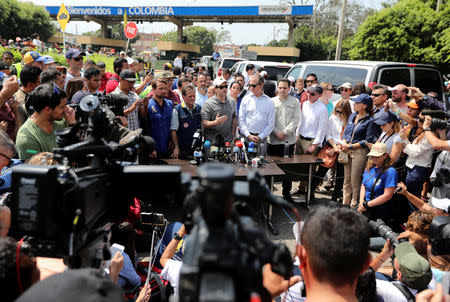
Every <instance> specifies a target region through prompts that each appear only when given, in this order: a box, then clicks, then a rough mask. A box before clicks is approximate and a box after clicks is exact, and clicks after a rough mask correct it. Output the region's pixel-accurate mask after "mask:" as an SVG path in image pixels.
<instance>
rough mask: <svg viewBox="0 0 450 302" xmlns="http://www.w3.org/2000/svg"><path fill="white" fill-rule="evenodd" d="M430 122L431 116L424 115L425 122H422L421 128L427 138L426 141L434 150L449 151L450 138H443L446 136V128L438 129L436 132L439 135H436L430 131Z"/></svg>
mask: <svg viewBox="0 0 450 302" xmlns="http://www.w3.org/2000/svg"><path fill="white" fill-rule="evenodd" d="M431 122H432V117H431V116H429V115H426V116H425V122H424V124H423V130H424V131H425V136H426V138H427V139H428V142H429V143H430V145H431V146H432V147H433V149H435V150H444V151H450V140H447V141H446V140H445V137H446V129H438V130H437V131H436V132H437V134H438V135H439V137H440V138H439V137H437V136H436V134H435V133H434V132H433V131H431Z"/></svg>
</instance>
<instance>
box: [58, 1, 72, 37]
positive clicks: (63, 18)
mask: <svg viewBox="0 0 450 302" xmlns="http://www.w3.org/2000/svg"><path fill="white" fill-rule="evenodd" d="M56 19H57V20H58V23H59V26H61V29H62V31H66V26H67V23H69V19H70V15H69V12H68V11H67V9H66V7H65V6H64V3H61V6H60V8H59V11H58V15H57V16H56Z"/></svg>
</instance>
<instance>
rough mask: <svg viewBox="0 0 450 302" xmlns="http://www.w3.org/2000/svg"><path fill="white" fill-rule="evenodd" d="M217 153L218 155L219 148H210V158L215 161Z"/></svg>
mask: <svg viewBox="0 0 450 302" xmlns="http://www.w3.org/2000/svg"><path fill="white" fill-rule="evenodd" d="M218 153H219V147H217V146H212V147H211V156H212V158H213V159H216V157H217V155H218Z"/></svg>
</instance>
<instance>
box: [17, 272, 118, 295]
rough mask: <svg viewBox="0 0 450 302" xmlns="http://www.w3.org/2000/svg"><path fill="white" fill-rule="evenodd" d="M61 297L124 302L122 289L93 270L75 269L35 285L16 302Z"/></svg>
mask: <svg viewBox="0 0 450 302" xmlns="http://www.w3.org/2000/svg"><path fill="white" fill-rule="evenodd" d="M61 297H64V300H65V301H67V302H72V301H73V302H75V301H86V302H91V301H92V302H94V301H95V302H102V301H105V302H106V301H108V302H116V301H117V302H118V301H121V302H122V301H124V300H123V294H122V289H121V288H120V287H119V286H118V285H117V284H115V283H114V282H112V281H111V279H110V278H108V277H105V276H103V275H102V274H101V273H100V272H99V271H98V270H96V269H92V268H85V269H74V270H69V271H67V272H64V273H62V274H55V275H52V276H50V277H48V278H46V279H44V280H42V281H39V282H38V283H36V284H34V285H33V286H32V287H30V288H29V289H28V290H27V291H25V292H24V293H23V294H22V295H21V296H20V297H19V298H18V299H17V300H16V301H20V302H28V301H30V302H31V301H33V302H44V301H45V302H47V301H57V300H60V299H61Z"/></svg>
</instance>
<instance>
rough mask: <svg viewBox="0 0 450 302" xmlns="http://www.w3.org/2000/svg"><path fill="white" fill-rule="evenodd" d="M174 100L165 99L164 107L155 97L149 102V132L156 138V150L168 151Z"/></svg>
mask: <svg viewBox="0 0 450 302" xmlns="http://www.w3.org/2000/svg"><path fill="white" fill-rule="evenodd" d="M172 110H173V105H172V101H170V100H166V99H164V103H163V106H162V107H159V105H158V102H156V101H155V100H154V99H153V98H151V99H150V101H149V103H148V115H147V116H148V134H149V135H150V136H151V137H152V138H153V139H154V140H155V143H156V146H155V149H156V152H167V151H168V147H169V139H170V120H171V119H172Z"/></svg>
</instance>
